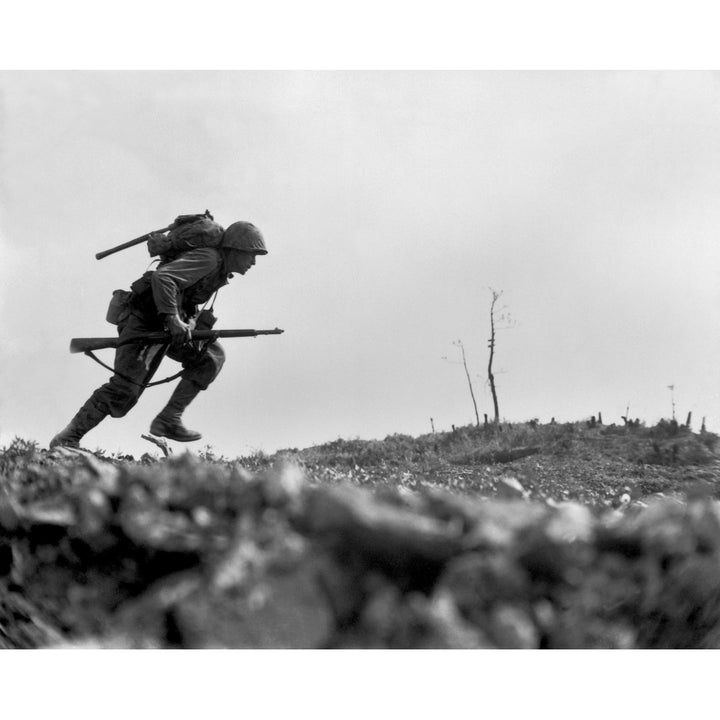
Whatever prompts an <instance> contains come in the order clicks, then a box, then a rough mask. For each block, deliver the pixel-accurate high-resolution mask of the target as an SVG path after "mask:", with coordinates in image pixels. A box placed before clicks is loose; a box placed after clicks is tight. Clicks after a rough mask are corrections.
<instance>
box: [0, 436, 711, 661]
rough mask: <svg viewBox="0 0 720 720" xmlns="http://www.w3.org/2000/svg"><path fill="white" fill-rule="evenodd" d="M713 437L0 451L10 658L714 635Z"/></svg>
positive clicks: (3, 637) (554, 644) (704, 641)
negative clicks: (240, 454)
mask: <svg viewBox="0 0 720 720" xmlns="http://www.w3.org/2000/svg"><path fill="white" fill-rule="evenodd" d="M716 443H717V437H716V436H714V435H712V434H710V433H704V432H703V433H693V432H691V431H690V430H689V429H687V428H683V427H680V426H678V425H677V424H675V423H672V422H663V423H660V424H658V425H657V426H655V427H653V428H644V427H616V426H609V427H607V426H602V425H597V424H595V423H591V422H583V423H574V424H566V425H554V424H553V425H538V424H537V423H527V424H522V425H506V426H502V427H499V428H496V427H489V428H473V427H466V428H460V429H457V430H454V431H453V432H452V433H439V434H432V435H426V436H422V437H419V438H411V437H409V436H404V435H393V436H390V437H388V438H385V439H384V440H379V441H361V440H337V441H335V442H333V443H328V444H326V445H323V446H318V447H314V448H306V449H302V450H297V449H288V450H284V451H282V452H279V453H276V454H274V455H272V456H265V455H262V454H256V455H254V456H252V457H246V458H235V459H228V458H224V457H217V456H216V455H215V454H213V452H212V450H211V449H210V448H206V449H205V450H204V451H201V452H200V453H199V454H195V455H193V454H187V453H183V454H176V455H171V456H170V457H168V458H165V457H164V456H163V455H162V453H159V452H154V453H148V454H146V455H144V456H143V457H142V458H137V459H135V458H129V457H107V456H102V455H98V454H94V453H90V452H86V453H75V452H70V451H66V450H62V449H56V450H53V451H47V450H44V449H42V448H39V447H37V446H36V445H35V444H33V443H28V442H24V441H22V440H18V439H16V440H15V441H14V442H13V443H12V444H11V445H10V446H8V447H6V448H3V449H1V450H0V647H4V648H35V647H130V648H143V647H150V648H216V647H222V648H261V647H268V648H270V647H275V648H293V647H301V648H312V647H317V648H341V647H362V648H366V647H376V648H425V647H427V648H496V647H497V648H560V647H562V648H590V647H600V648H634V647H643V648H646V647H652V648H676V647H691V648H696V647H717V646H718V645H720V563H718V559H720V509H718V508H720V503H718V500H717V498H718V497H720V458H719V457H718V456H717V454H716Z"/></svg>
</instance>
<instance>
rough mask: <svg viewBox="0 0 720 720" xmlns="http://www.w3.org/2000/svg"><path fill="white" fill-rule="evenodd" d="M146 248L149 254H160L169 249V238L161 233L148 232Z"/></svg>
mask: <svg viewBox="0 0 720 720" xmlns="http://www.w3.org/2000/svg"><path fill="white" fill-rule="evenodd" d="M147 249H148V252H149V253H150V255H162V254H163V253H165V252H167V251H168V250H169V249H170V240H169V239H168V238H167V237H165V235H163V234H162V233H150V237H149V238H148V241H147Z"/></svg>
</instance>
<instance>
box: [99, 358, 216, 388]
mask: <svg viewBox="0 0 720 720" xmlns="http://www.w3.org/2000/svg"><path fill="white" fill-rule="evenodd" d="M204 351H205V349H203V351H202V352H204ZM85 355H87V356H88V357H89V358H92V359H93V360H94V361H95V362H96V363H97V364H98V365H102V366H103V367H104V368H105V369H106V370H110V372H111V373H113V374H114V375H117V376H118V377H120V378H122V379H123V380H125V381H126V382H129V383H132V384H133V385H137V386H138V387H141V388H149V387H152V386H153V385H162V384H163V383H166V382H172V381H173V380H176V379H177V378H179V377H180V376H181V375H182V374H183V373H184V372H185V370H181V371H180V372H178V373H175V374H174V375H171V376H170V377H166V378H165V379H164V380H155V382H149V383H139V382H137V380H133V379H132V378H131V377H128V376H127V375H125V374H124V373H121V372H118V371H117V370H115V368H111V367H110V366H109V365H106V364H105V363H104V362H103V361H102V360H101V359H100V358H99V357H97V356H96V355H95V353H93V351H92V350H86V351H85Z"/></svg>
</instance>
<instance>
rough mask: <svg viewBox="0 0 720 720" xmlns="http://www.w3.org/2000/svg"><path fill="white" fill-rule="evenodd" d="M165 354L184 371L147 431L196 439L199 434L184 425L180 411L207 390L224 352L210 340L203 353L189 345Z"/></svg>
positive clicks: (166, 435)
mask: <svg viewBox="0 0 720 720" xmlns="http://www.w3.org/2000/svg"><path fill="white" fill-rule="evenodd" d="M168 356H169V357H171V358H172V359H173V360H179V361H180V362H182V365H183V368H184V372H183V376H182V380H180V382H179V384H178V386H177V387H176V388H175V390H174V391H173V394H172V395H171V396H170V400H169V401H168V404H167V405H166V406H165V407H164V408H163V409H162V411H161V412H160V414H159V415H158V416H157V417H156V418H155V419H154V420H153V421H152V424H151V425H150V432H151V433H152V434H153V435H158V436H160V437H166V438H170V439H171V440H177V441H179V442H191V441H193V440H199V439H200V438H201V437H202V435H201V434H200V433H199V432H197V431H195V430H189V429H188V428H186V427H185V426H184V425H183V422H182V414H183V412H184V411H185V408H187V406H188V405H189V404H190V403H191V402H192V401H193V400H194V399H195V398H196V397H197V395H198V393H199V392H200V391H201V390H206V389H207V388H208V386H209V385H210V383H211V382H212V381H213V380H214V379H215V378H216V377H217V376H218V373H219V372H220V370H221V368H222V366H223V364H224V362H225V352H224V351H223V349H222V346H221V345H220V343H218V342H213V343H210V345H209V346H208V348H207V350H206V351H205V352H204V353H202V354H198V353H197V352H196V351H194V350H193V349H192V348H180V349H179V350H175V349H173V350H170V352H168Z"/></svg>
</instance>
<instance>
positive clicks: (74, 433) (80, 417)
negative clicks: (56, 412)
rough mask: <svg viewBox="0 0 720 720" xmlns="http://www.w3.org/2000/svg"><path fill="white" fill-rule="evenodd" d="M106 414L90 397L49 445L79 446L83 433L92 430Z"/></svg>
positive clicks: (52, 446)
mask: <svg viewBox="0 0 720 720" xmlns="http://www.w3.org/2000/svg"><path fill="white" fill-rule="evenodd" d="M107 416H108V413H107V411H106V410H103V409H102V408H100V407H98V406H97V405H96V404H95V403H94V402H93V400H92V399H90V400H88V401H87V402H86V403H85V404H84V405H83V406H82V407H81V408H80V410H78V412H77V414H76V415H75V417H74V418H73V419H72V420H71V421H70V422H69V424H68V425H67V427H65V428H63V429H62V430H61V431H60V432H59V433H58V434H57V435H56V436H55V437H54V438H53V439H52V440H51V441H50V447H51V448H54V447H57V446H58V445H60V446H63V447H69V448H79V447H80V440H81V438H82V437H83V436H84V435H85V433H87V432H89V431H90V430H92V429H93V428H94V427H95V426H96V425H98V424H99V423H100V422H101V421H102V420H104V419H105V418H106V417H107Z"/></svg>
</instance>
